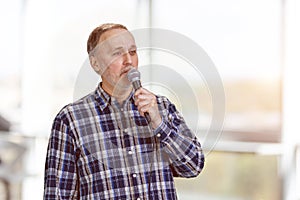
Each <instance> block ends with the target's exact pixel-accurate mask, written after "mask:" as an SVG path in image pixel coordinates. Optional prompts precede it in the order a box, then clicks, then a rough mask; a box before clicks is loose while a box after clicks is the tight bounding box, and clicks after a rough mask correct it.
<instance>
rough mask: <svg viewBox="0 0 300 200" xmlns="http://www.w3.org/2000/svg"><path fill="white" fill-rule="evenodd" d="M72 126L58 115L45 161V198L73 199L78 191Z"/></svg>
mask: <svg viewBox="0 0 300 200" xmlns="http://www.w3.org/2000/svg"><path fill="white" fill-rule="evenodd" d="M73 141H74V140H73V138H72V137H71V135H70V128H69V127H68V126H67V124H66V122H64V121H63V120H62V119H61V118H59V117H56V118H55V120H54V123H53V126H52V130H51V135H50V139H49V144H48V150H47V157H46V163H45V177H44V199H47V200H48V199H49V200H50V199H73V198H74V197H75V196H77V191H76V183H77V176H76V163H75V160H76V155H75V151H74V145H73Z"/></svg>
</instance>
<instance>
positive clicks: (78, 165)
mask: <svg viewBox="0 0 300 200" xmlns="http://www.w3.org/2000/svg"><path fill="white" fill-rule="evenodd" d="M87 51H88V54H89V59H90V64H91V66H92V67H93V69H94V70H95V71H96V72H97V73H98V74H99V75H100V76H101V79H102V81H101V83H99V85H98V87H97V88H96V90H95V91H94V92H92V93H90V94H88V95H87V96H85V97H83V98H82V99H80V100H78V101H76V102H74V103H71V104H69V105H67V106H65V107H64V108H63V109H62V110H61V111H60V112H59V113H58V115H57V116H56V118H55V120H54V123H53V127H52V131H51V135H50V139H49V146H48V151H47V158H46V166H45V167H46V168H45V186H44V187H45V190H44V199H75V198H82V199H137V200H139V199H177V196H176V190H175V186H174V179H173V177H178V176H179V177H187V178H188V177H195V176H197V175H198V174H199V173H200V172H201V170H202V168H203V166H204V156H203V153H202V149H201V145H200V143H199V142H198V140H197V138H196V137H195V135H194V134H193V133H192V132H191V130H190V129H189V128H188V127H187V125H186V123H185V121H184V119H183V117H182V116H181V115H180V113H179V112H178V111H177V110H176V108H175V106H174V104H172V103H171V102H170V101H169V100H168V99H167V98H166V97H163V96H158V95H155V94H153V93H152V92H150V91H148V90H146V89H144V88H140V89H138V90H137V91H134V90H133V88H132V84H131V83H130V82H129V80H128V78H127V74H128V72H129V70H130V69H132V68H135V69H137V68H138V55H137V47H136V44H135V40H134V37H133V35H132V34H131V33H130V32H129V31H128V30H127V28H126V27H125V26H123V25H121V24H103V25H101V26H99V27H97V28H96V29H94V30H93V31H92V33H91V34H90V36H89V39H88V42H87ZM145 113H148V115H149V116H150V119H151V120H149V121H148V120H146V118H145Z"/></svg>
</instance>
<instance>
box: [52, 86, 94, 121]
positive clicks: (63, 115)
mask: <svg viewBox="0 0 300 200" xmlns="http://www.w3.org/2000/svg"><path fill="white" fill-rule="evenodd" d="M95 103H96V101H95V98H94V92H92V93H90V94H88V95H86V96H84V97H82V98H80V99H78V100H76V101H74V102H72V103H69V104H67V105H65V106H64V107H63V108H61V109H60V111H59V112H58V114H57V115H56V117H55V120H62V121H65V122H67V121H74V119H75V118H78V116H80V115H82V114H83V113H86V111H87V110H88V109H89V107H91V106H93V105H95Z"/></svg>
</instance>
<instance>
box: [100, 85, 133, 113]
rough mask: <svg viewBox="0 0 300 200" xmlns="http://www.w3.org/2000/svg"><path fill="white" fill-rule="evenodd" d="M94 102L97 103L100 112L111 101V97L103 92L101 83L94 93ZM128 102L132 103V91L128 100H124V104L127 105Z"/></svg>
mask: <svg viewBox="0 0 300 200" xmlns="http://www.w3.org/2000/svg"><path fill="white" fill-rule="evenodd" d="M95 100H96V101H97V102H98V103H99V106H100V108H101V110H104V109H105V108H106V107H107V106H109V105H110V103H111V101H112V97H111V96H110V95H109V94H108V93H107V92H105V91H104V90H103V88H102V87H101V83H100V84H99V85H98V87H97V89H96V91H95ZM129 100H130V101H132V102H134V91H131V93H130V94H129V96H128V98H127V99H126V100H125V103H128V102H129Z"/></svg>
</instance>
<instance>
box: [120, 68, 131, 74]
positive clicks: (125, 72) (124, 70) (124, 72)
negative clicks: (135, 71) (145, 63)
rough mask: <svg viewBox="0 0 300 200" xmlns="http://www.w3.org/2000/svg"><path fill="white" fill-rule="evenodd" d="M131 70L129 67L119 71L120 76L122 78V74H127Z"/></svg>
mask: <svg viewBox="0 0 300 200" xmlns="http://www.w3.org/2000/svg"><path fill="white" fill-rule="evenodd" d="M131 68H132V67H131V66H129V67H126V68H124V69H123V70H122V71H121V74H120V76H123V75H124V74H127V73H128V72H129V70H130V69H131Z"/></svg>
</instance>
